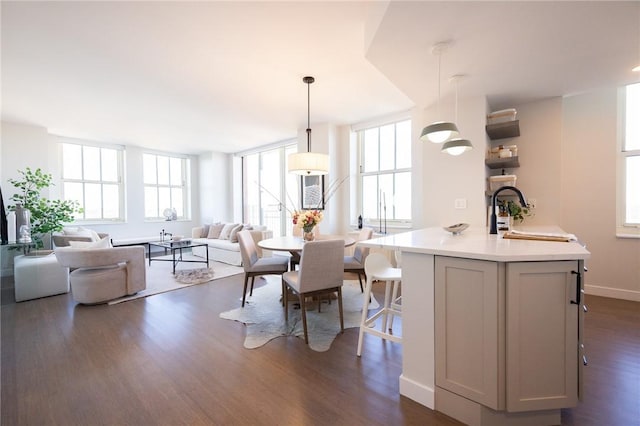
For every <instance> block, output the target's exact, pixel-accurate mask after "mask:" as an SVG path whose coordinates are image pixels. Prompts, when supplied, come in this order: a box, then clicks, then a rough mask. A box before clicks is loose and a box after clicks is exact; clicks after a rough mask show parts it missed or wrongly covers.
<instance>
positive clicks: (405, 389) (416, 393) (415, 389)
mask: <svg viewBox="0 0 640 426" xmlns="http://www.w3.org/2000/svg"><path fill="white" fill-rule="evenodd" d="M400 395H404V396H406V397H407V398H409V399H412V400H414V401H416V402H417V403H418V404H422V405H424V406H425V407H427V408H431V409H432V410H434V409H435V407H436V404H435V389H432V388H430V387H428V386H425V385H423V384H421V383H418V382H416V381H414V380H411V379H409V378H407V377H405V376H404V374H401V375H400Z"/></svg>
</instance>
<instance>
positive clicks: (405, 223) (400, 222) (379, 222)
mask: <svg viewBox="0 0 640 426" xmlns="http://www.w3.org/2000/svg"><path fill="white" fill-rule="evenodd" d="M404 122H408V127H409V131H410V136H409V147H410V148H411V149H413V146H412V140H413V135H412V134H411V132H412V131H413V127H412V118H411V117H410V116H408V115H407V116H404V115H403V116H396V117H393V118H391V119H387V120H380V121H378V122H370V123H367V125H365V126H361V127H360V128H357V129H353V130H352V133H353V134H355V141H356V146H357V176H358V178H357V180H356V181H357V183H356V193H357V195H356V202H355V207H356V211H357V213H356V214H355V215H353V214H352V215H351V216H352V217H358V216H360V215H362V212H363V206H364V199H363V197H364V192H363V180H364V178H365V177H370V176H383V175H392V186H393V187H395V180H396V176H397V175H398V174H400V173H409V180H410V181H411V182H412V184H413V180H412V176H413V170H412V167H411V164H410V165H409V166H408V167H397V156H394V165H393V166H394V167H393V168H389V169H384V170H381V168H380V161H381V155H380V129H381V128H382V127H385V126H389V125H393V126H394V141H393V143H394V151H395V150H397V146H396V145H397V128H396V126H397V125H398V124H399V123H404ZM376 128H377V129H378V155H377V161H378V168H377V170H375V171H365V169H364V167H365V166H364V161H365V153H364V151H365V150H364V144H365V132H366V131H367V130H371V129H376ZM409 157H410V158H411V155H410V156H409ZM378 185H379V184H378ZM387 197H389V198H390V199H393V197H394V194H391V196H388V195H386V194H385V195H384V198H387ZM409 199H410V200H411V199H412V197H409ZM376 204H379V200H378V199H376ZM392 208H393V206H392ZM388 212H389V206H388V205H387V215H386V216H387V217H386V219H385V217H384V215H383V212H382V211H380V214H379V216H381V217H375V218H367V217H364V216H363V224H364V225H366V226H371V227H374V228H379V229H380V230H382V231H385V230H387V229H388V228H392V229H393V228H402V229H405V228H411V227H412V226H413V215H412V214H413V212H412V206H410V208H409V212H410V213H409V214H410V217H409V219H393V218H392V219H390V218H389V214H388ZM392 217H393V216H392Z"/></svg>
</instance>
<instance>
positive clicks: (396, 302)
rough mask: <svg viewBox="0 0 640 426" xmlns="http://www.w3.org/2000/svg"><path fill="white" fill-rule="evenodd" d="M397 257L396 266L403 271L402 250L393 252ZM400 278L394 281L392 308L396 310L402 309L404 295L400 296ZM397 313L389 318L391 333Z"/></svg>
mask: <svg viewBox="0 0 640 426" xmlns="http://www.w3.org/2000/svg"><path fill="white" fill-rule="evenodd" d="M393 254H394V256H395V259H396V268H398V269H400V270H401V271H402V253H401V252H400V250H395V251H394V252H393ZM400 282H401V281H400V280H397V281H394V282H393V291H392V292H391V303H390V304H389V306H391V309H395V310H396V311H402V295H400V296H398V288H399V287H400ZM394 317H395V315H391V318H389V333H391V332H392V331H393V318H394Z"/></svg>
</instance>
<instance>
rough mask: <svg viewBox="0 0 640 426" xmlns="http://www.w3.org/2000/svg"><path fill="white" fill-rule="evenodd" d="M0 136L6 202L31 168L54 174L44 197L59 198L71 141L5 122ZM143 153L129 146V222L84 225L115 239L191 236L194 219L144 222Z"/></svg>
mask: <svg viewBox="0 0 640 426" xmlns="http://www.w3.org/2000/svg"><path fill="white" fill-rule="evenodd" d="M1 136H2V145H1V157H2V172H1V179H2V180H1V182H2V190H3V196H4V197H5V201H7V200H8V199H9V197H10V196H11V195H12V194H13V193H15V188H14V187H13V186H12V185H10V184H9V183H8V182H7V180H8V179H9V178H17V177H19V175H18V173H17V171H18V170H24V169H25V168H26V167H31V168H32V169H36V168H38V167H39V168H41V169H42V170H43V171H44V172H46V173H51V175H52V176H53V181H54V183H55V186H53V187H51V188H50V191H48V192H47V191H43V192H42V194H43V195H44V196H46V197H49V198H57V197H59V196H60V184H59V179H60V161H59V150H58V143H59V142H61V141H64V140H69V139H68V138H63V137H60V136H56V135H51V134H49V133H48V132H47V130H46V129H44V128H42V127H35V126H29V125H23V124H14V123H8V122H2V132H1ZM143 152H144V150H143V149H142V148H140V147H136V146H132V145H129V146H127V147H126V152H125V156H126V162H125V163H126V168H125V179H126V184H127V185H126V201H125V202H126V221H125V222H124V223H115V224H103V223H83V224H82V225H83V226H87V227H90V228H92V229H94V230H96V231H97V232H105V233H108V234H109V235H110V236H111V237H112V238H129V237H142V236H155V235H159V234H160V231H161V230H162V229H164V230H166V231H167V232H171V233H173V234H176V235H178V234H179V235H186V236H190V235H191V228H192V227H193V226H194V222H192V221H191V220H186V221H171V222H167V221H145V220H144V206H143V200H144V193H143V185H142V182H143V178H142V166H141V165H142V153H143ZM191 163H192V169H191V182H192V183H193V184H195V186H192V188H191V189H192V194H191V197H192V198H193V199H196V200H197V199H198V198H199V197H198V194H197V192H194V191H195V190H197V188H198V186H197V182H198V179H197V174H196V173H197V172H198V159H197V158H195V157H192V158H191ZM225 164H226V163H225ZM194 194H195V196H194ZM225 203H226V200H225ZM196 205H197V203H196ZM227 205H228V204H227ZM198 223H199V220H198Z"/></svg>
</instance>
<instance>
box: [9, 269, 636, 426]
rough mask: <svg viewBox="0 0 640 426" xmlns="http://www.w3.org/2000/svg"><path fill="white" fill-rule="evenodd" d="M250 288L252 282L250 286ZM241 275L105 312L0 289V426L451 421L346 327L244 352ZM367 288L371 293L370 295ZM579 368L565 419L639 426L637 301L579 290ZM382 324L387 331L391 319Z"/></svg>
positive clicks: (380, 345)
mask: <svg viewBox="0 0 640 426" xmlns="http://www.w3.org/2000/svg"><path fill="white" fill-rule="evenodd" d="M259 282H261V281H259V280H256V285H258V283H259ZM241 289H242V275H237V276H234V277H230V278H226V279H221V280H217V281H213V282H210V283H207V284H203V285H198V286H193V287H190V288H186V289H182V290H178V291H173V292H169V293H164V294H160V295H156V296H152V297H149V298H146V299H139V300H136V301H131V302H125V303H121V304H118V305H113V306H106V305H101V306H89V307H88V306H80V305H76V304H75V303H74V301H73V299H72V298H71V297H70V295H69V294H67V295H61V296H53V297H48V298H44V299H39V300H33V301H28V302H21V303H13V302H12V301H11V300H10V292H9V291H8V287H7V285H6V283H3V292H2V297H3V300H2V306H1V314H2V329H1V331H2V339H1V345H2V346H1V352H2V358H1V362H2V366H1V368H2V369H1V374H2V387H1V389H0V391H1V394H2V395H1V402H2V405H1V424H2V425H94V424H104V425H155V424H158V425H183V424H184V425H200V424H201V425H211V424H215V425H218V424H219V425H227V424H238V425H245V424H250V425H274V424H277V425H324V424H332V425H364V424H367V425H457V424H460V423H458V422H457V421H455V420H453V419H451V418H449V417H447V416H445V415H443V414H441V413H436V412H434V411H432V410H430V409H428V408H425V407H423V406H421V405H419V404H417V403H415V402H413V401H411V400H409V399H407V398H405V397H400V396H399V393H398V376H399V375H400V373H401V361H402V346H401V345H398V344H395V343H390V342H383V341H381V340H380V339H377V338H375V337H372V336H367V337H366V340H365V344H364V349H363V356H362V357H361V358H358V357H356V355H355V351H356V344H357V338H358V332H357V329H348V330H346V331H345V333H344V334H343V335H341V336H338V337H337V339H336V340H335V342H334V343H333V345H332V347H331V349H330V350H329V351H327V352H322V353H319V352H314V351H312V350H310V349H308V348H307V347H306V345H305V344H304V341H303V340H302V339H299V338H295V337H289V338H278V339H275V340H273V341H271V342H270V343H268V344H267V345H265V346H263V347H261V348H258V349H253V350H247V349H244V348H243V346H242V344H243V340H244V335H245V330H244V327H245V326H244V325H242V324H240V323H237V322H233V321H228V320H223V319H220V318H219V317H218V315H219V313H220V312H223V311H226V310H229V309H232V308H235V307H238V306H239V304H240V301H239V297H240V293H241ZM376 291H377V292H379V291H380V289H379V288H376ZM587 303H588V305H589V308H590V312H589V313H588V315H587V317H586V341H587V354H588V356H589V366H588V367H587V368H586V370H585V397H584V401H583V402H582V403H581V404H580V406H578V407H576V408H573V409H568V410H564V411H563V416H562V419H563V424H566V425H581V426H589V425H594V426H595V425H598V426H600V425H621V426H622V425H624V426H628V425H640V304H639V303H633V302H626V301H620V300H613V299H605V298H599V297H593V296H587ZM394 328H398V326H397V325H396V324H394Z"/></svg>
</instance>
